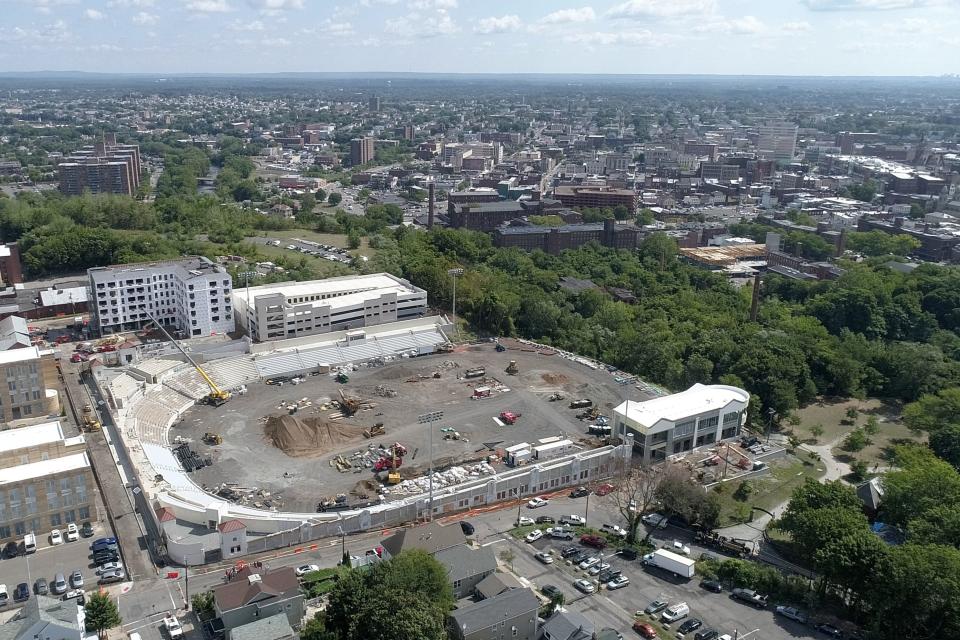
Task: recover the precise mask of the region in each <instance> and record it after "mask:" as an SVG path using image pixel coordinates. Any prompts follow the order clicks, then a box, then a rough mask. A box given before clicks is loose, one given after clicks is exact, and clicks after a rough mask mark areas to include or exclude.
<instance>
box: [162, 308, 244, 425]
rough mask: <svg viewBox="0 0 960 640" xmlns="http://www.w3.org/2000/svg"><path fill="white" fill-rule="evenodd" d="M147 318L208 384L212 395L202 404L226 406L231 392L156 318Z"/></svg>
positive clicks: (206, 396) (205, 397) (202, 400)
mask: <svg viewBox="0 0 960 640" xmlns="http://www.w3.org/2000/svg"><path fill="white" fill-rule="evenodd" d="M147 317H149V318H150V320H152V321H153V324H155V325H157V327H158V328H159V329H160V331H161V332H162V333H163V335H165V336H166V337H167V340H169V341H170V342H172V343H173V345H174V346H175V347H176V348H177V349H179V350H180V353H182V354H183V357H184V358H186V359H187V361H188V362H189V363H190V364H192V365H193V368H194V369H196V370H197V373H199V374H200V377H201V378H203V380H204V382H206V383H207V386H209V387H210V393H208V394H207V395H205V396H204V397H203V398H201V399H200V402H202V403H203V404H209V405H210V406H211V407H219V406H221V405H223V404H225V403H226V402H227V400H229V399H230V398H231V397H232V395H231V394H230V392H229V391H225V390H223V389H221V388H220V387H218V386H217V383H216V382H214V381H213V378H211V377H210V376H209V375H207V372H206V371H204V370H203V368H201V367H200V365H198V364H197V363H196V361H194V359H193V358H191V357H190V354H189V353H187V350H186V349H184V348H183V347H182V346H180V343H179V342H177V341H176V340H174V338H173V336H171V335H170V334H169V333H167V330H166V329H165V328H164V327H163V325H162V324H160V323H159V322H157V319H156V318H154V317H153V316H151V315H149V314H148V316H147Z"/></svg>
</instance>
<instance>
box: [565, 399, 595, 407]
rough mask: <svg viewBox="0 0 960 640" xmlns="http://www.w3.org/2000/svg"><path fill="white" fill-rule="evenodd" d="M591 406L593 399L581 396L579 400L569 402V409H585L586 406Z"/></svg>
mask: <svg viewBox="0 0 960 640" xmlns="http://www.w3.org/2000/svg"><path fill="white" fill-rule="evenodd" d="M592 406H593V400H589V399H587V398H581V399H580V400H572V401H571V402H570V408H571V409H586V408H587V407H592Z"/></svg>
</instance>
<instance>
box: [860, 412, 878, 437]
mask: <svg viewBox="0 0 960 640" xmlns="http://www.w3.org/2000/svg"><path fill="white" fill-rule="evenodd" d="M863 432H864V433H866V434H867V435H868V436H875V435H877V434H878V433H880V420H878V419H877V416H873V415H872V416H868V417H867V421H866V422H865V423H864V425H863Z"/></svg>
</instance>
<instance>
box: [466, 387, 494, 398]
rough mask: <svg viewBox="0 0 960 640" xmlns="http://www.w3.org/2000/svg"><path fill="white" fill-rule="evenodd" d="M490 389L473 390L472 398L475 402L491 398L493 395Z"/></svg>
mask: <svg viewBox="0 0 960 640" xmlns="http://www.w3.org/2000/svg"><path fill="white" fill-rule="evenodd" d="M491 393H492V392H491V390H490V387H477V388H476V389H474V390H473V395H472V396H470V398H471V399H473V400H482V399H483V398H489V397H490V394H491Z"/></svg>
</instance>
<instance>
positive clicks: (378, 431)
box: [363, 422, 387, 438]
mask: <svg viewBox="0 0 960 640" xmlns="http://www.w3.org/2000/svg"><path fill="white" fill-rule="evenodd" d="M386 432H387V430H386V429H384V428H383V423H382V422H378V423H377V424H375V425H373V426H372V427H370V428H369V429H364V431H363V437H364V438H376V437H377V436H382V435H383V434H385V433H386Z"/></svg>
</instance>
